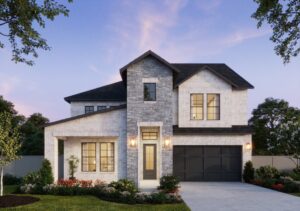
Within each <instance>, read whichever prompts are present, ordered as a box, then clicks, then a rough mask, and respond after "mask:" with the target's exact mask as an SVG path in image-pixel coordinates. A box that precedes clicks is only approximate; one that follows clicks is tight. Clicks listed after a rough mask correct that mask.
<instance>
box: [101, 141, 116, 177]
mask: <svg viewBox="0 0 300 211" xmlns="http://www.w3.org/2000/svg"><path fill="white" fill-rule="evenodd" d="M103 144H112V156H108V147H106V156H102V152H103V151H104V150H102V149H101V145H103ZM99 151H100V153H99V154H100V162H99V166H100V172H114V171H115V156H116V155H115V143H114V142H100V143H99ZM102 158H106V159H107V161H106V165H107V167H106V168H107V170H103V169H102V168H104V167H103V166H102ZM110 159H112V164H109V160H110ZM108 166H111V167H112V170H108V169H109V167H108Z"/></svg>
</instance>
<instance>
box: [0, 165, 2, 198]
mask: <svg viewBox="0 0 300 211" xmlns="http://www.w3.org/2000/svg"><path fill="white" fill-rule="evenodd" d="M0 189H1V191H0V196H3V166H1V179H0Z"/></svg>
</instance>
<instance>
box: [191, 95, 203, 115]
mask: <svg viewBox="0 0 300 211" xmlns="http://www.w3.org/2000/svg"><path fill="white" fill-rule="evenodd" d="M193 95H201V96H202V118H201V119H194V118H192V117H193V114H194V113H193V108H197V107H199V108H201V106H195V105H193ZM196 115H197V113H196ZM190 119H191V120H204V94H203V93H191V94H190Z"/></svg>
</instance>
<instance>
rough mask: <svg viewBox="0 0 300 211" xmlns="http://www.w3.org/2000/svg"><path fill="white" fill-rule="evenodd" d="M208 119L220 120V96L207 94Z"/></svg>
mask: <svg viewBox="0 0 300 211" xmlns="http://www.w3.org/2000/svg"><path fill="white" fill-rule="evenodd" d="M207 119H208V120H220V94H207Z"/></svg>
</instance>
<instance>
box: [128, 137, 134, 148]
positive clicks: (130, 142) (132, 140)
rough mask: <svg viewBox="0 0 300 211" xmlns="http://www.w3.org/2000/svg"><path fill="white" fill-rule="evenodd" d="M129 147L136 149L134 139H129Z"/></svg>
mask: <svg viewBox="0 0 300 211" xmlns="http://www.w3.org/2000/svg"><path fill="white" fill-rule="evenodd" d="M129 146H130V147H136V139H135V138H130V139H129Z"/></svg>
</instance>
